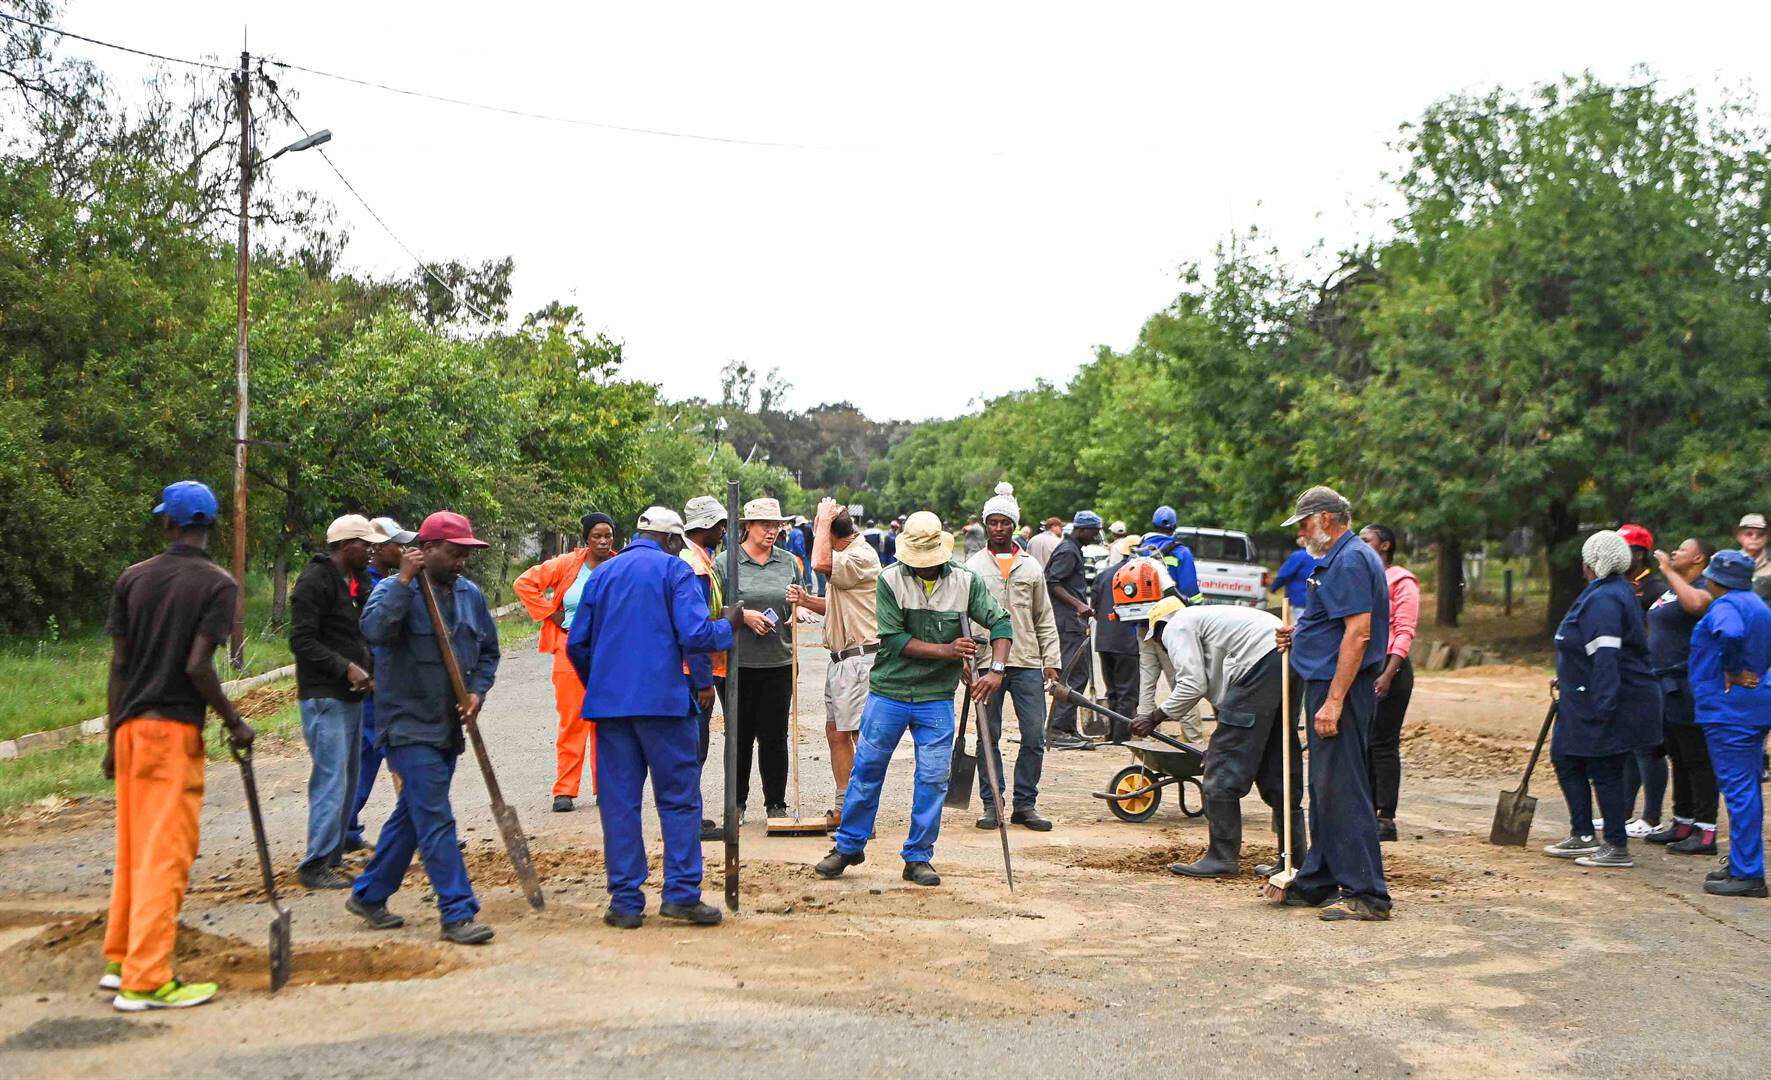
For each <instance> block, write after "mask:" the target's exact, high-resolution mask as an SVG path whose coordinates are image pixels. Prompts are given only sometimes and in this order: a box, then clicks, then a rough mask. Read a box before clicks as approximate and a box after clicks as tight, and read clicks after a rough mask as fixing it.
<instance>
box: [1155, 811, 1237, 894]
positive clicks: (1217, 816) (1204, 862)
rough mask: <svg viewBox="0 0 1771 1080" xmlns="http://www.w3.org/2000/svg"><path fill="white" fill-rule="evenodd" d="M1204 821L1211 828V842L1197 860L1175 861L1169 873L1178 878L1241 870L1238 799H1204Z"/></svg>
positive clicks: (1202, 876) (1218, 874) (1208, 875)
mask: <svg viewBox="0 0 1771 1080" xmlns="http://www.w3.org/2000/svg"><path fill="white" fill-rule="evenodd" d="M1205 823H1206V825H1208V826H1209V827H1210V829H1211V845H1210V846H1209V847H1207V848H1206V849H1205V854H1204V855H1202V856H1200V858H1199V861H1197V862H1190V863H1175V864H1173V865H1172V866H1170V867H1169V868H1168V869H1169V872H1170V873H1172V874H1179V875H1181V876H1182V877H1198V878H1206V877H1233V876H1235V875H1236V874H1237V873H1238V872H1239V871H1241V869H1242V802H1241V800H1239V799H1229V798H1217V799H1207V800H1205Z"/></svg>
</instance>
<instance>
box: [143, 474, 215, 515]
mask: <svg viewBox="0 0 1771 1080" xmlns="http://www.w3.org/2000/svg"><path fill="white" fill-rule="evenodd" d="M215 509H216V507H215V492H213V491H210V490H209V485H208V484H204V483H200V482H198V481H196V480H180V481H179V482H178V483H176V484H168V485H166V490H165V491H162V492H160V505H159V506H156V507H154V513H156V514H165V515H166V520H168V521H170V522H172V523H173V524H174V525H178V526H185V525H213V524H215Z"/></svg>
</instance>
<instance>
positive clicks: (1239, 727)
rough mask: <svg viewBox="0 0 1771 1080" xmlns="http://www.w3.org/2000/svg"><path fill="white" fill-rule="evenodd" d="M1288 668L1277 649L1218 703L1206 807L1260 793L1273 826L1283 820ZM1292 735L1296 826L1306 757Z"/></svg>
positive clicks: (1208, 755) (1208, 758)
mask: <svg viewBox="0 0 1771 1080" xmlns="http://www.w3.org/2000/svg"><path fill="white" fill-rule="evenodd" d="M1130 659H1132V660H1136V659H1137V657H1135V656H1134V657H1131V658H1130ZM1284 662H1285V661H1284V654H1283V653H1281V652H1279V651H1278V650H1277V649H1275V650H1274V651H1272V652H1270V653H1268V654H1267V655H1266V656H1264V657H1262V658H1261V659H1260V661H1259V662H1257V663H1256V664H1255V666H1254V667H1252V668H1249V669H1248V671H1247V673H1246V674H1244V675H1243V676H1242V678H1240V679H1238V680H1236V682H1235V684H1234V685H1232V686H1231V687H1230V689H1229V690H1228V691H1226V692H1225V693H1224V700H1222V701H1220V702H1218V704H1217V721H1218V722H1217V727H1215V728H1213V729H1212V733H1211V742H1210V743H1208V744H1207V745H1206V748H1205V778H1204V780H1203V781H1202V782H1201V787H1203V788H1204V790H1205V798H1206V804H1207V805H1208V806H1209V805H1210V804H1211V801H1212V800H1214V799H1229V800H1240V799H1241V798H1242V797H1243V796H1245V795H1247V794H1248V792H1249V789H1251V788H1258V789H1259V790H1260V793H1261V801H1262V802H1265V803H1266V804H1267V805H1268V806H1270V807H1272V808H1273V814H1274V821H1275V822H1282V821H1283V820H1284V818H1283V817H1281V815H1282V814H1283V813H1284V809H1285V756H1284V753H1285V748H1284V745H1283V743H1282V742H1281V740H1282V739H1284V738H1285V737H1286V733H1287V729H1286V726H1285V724H1284V723H1283V722H1282V721H1281V720H1280V717H1279V711H1280V706H1281V704H1282V702H1283V698H1284V696H1283V694H1282V692H1281V691H1282V689H1283V687H1282V684H1281V681H1280V680H1281V679H1282V677H1283V672H1284V669H1283V667H1281V665H1282V664H1283V663H1284ZM1290 734H1291V808H1292V811H1293V813H1292V820H1293V821H1297V822H1301V821H1302V820H1303V810H1302V807H1303V802H1304V751H1303V748H1302V747H1301V746H1299V745H1298V740H1297V731H1296V729H1295V728H1294V729H1292V730H1291V732H1290ZM1274 832H1276V833H1278V832H1283V826H1282V825H1279V824H1275V825H1274ZM1298 854H1299V855H1300V856H1301V855H1302V854H1303V853H1302V852H1301V851H1300V852H1298Z"/></svg>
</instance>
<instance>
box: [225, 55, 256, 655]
mask: <svg viewBox="0 0 1771 1080" xmlns="http://www.w3.org/2000/svg"><path fill="white" fill-rule="evenodd" d="M251 64H252V55H251V54H250V53H248V52H247V51H246V50H245V49H241V50H240V70H239V71H238V72H237V73H236V74H235V75H234V102H235V104H236V106H237V107H238V111H239V114H240V240H239V250H238V251H237V252H236V253H235V264H236V268H235V274H236V277H237V279H238V281H237V288H236V299H235V304H236V307H237V311H236V313H235V314H236V320H237V322H238V336H237V338H236V340H235V344H234V395H235V404H234V583H235V585H237V586H238V588H237V589H236V591H235V597H234V632H233V635H232V640H231V641H230V642H229V643H228V658H229V659H230V660H231V661H232V662H233V665H234V670H235V671H239V670H240V669H242V668H244V667H245V666H246V404H247V384H246V289H247V260H248V258H249V257H250V249H249V248H248V246H247V245H248V243H249V240H248V237H247V234H246V229H247V218H248V208H249V203H250V200H251V198H252V72H251Z"/></svg>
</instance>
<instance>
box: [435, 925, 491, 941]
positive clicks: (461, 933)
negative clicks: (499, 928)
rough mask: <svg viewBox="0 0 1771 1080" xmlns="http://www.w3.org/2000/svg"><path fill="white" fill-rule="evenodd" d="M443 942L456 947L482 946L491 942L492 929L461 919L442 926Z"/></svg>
mask: <svg viewBox="0 0 1771 1080" xmlns="http://www.w3.org/2000/svg"><path fill="white" fill-rule="evenodd" d="M442 936H443V940H444V941H448V942H453V943H454V944H456V945H484V944H485V943H486V942H488V941H491V940H492V928H491V927H490V926H487V925H486V924H485V923H483V922H475V921H474V920H472V919H462V920H460V921H459V922H446V923H444V924H443V935H442Z"/></svg>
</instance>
